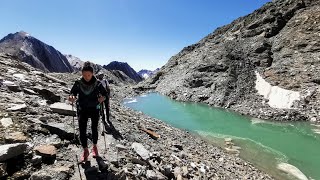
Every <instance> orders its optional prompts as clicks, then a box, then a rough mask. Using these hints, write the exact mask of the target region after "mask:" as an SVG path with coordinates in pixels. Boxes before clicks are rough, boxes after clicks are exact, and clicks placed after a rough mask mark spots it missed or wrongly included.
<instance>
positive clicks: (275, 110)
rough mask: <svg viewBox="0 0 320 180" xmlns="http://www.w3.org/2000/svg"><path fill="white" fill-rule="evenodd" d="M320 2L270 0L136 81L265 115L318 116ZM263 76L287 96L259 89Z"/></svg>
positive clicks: (186, 98)
mask: <svg viewBox="0 0 320 180" xmlns="http://www.w3.org/2000/svg"><path fill="white" fill-rule="evenodd" d="M319 5H320V2H319V1H309V0H304V1H303V0H283V1H272V2H269V3H267V4H265V5H264V6H263V7H261V8H260V9H258V10H256V11H254V12H253V13H252V14H249V15H247V16H245V17H241V18H239V19H237V20H235V21H233V22H232V23H231V24H229V25H226V26H223V27H220V28H218V29H217V30H215V31H214V32H213V33H211V34H209V35H208V36H206V37H205V38H203V39H202V40H200V41H199V42H198V43H196V44H193V45H190V46H188V47H185V48H184V49H183V50H182V51H180V52H179V53H178V54H177V55H175V56H173V57H172V58H171V59H170V60H169V61H168V63H167V64H166V65H165V66H163V67H162V68H161V70H160V71H159V72H158V73H157V74H155V75H154V76H153V77H152V78H149V79H148V80H147V81H146V82H143V83H141V84H140V85H139V86H138V88H140V89H150V88H154V89H155V90H156V91H158V92H161V93H163V94H165V95H168V96H170V97H171V98H173V99H177V100H181V101H193V102H204V103H207V104H209V105H212V106H218V107H224V108H231V109H233V110H236V111H238V112H240V113H242V114H247V115H251V116H255V117H259V118H263V119H273V120H308V119H311V118H313V117H315V118H317V120H318V121H319V120H320V119H319V116H318V112H320V104H319V103H320V101H317V99H319V98H320V90H319V84H320V80H319V79H320V77H319V74H320V68H319V66H318V65H317V64H319V63H320V60H319V58H318V57H319V55H320V36H318V31H319V27H320V26H319V22H320V16H319V15H320V13H319V12H320V11H319V9H320V6H319ZM257 79H258V80H259V81H265V82H267V83H268V84H269V87H273V88H272V90H271V91H269V92H271V93H272V94H271V96H270V97H272V96H273V97H281V98H280V99H283V100H284V101H286V102H285V103H282V102H281V103H282V104H280V105H279V102H274V101H273V100H274V99H273V98H269V96H267V97H265V94H260V93H259V90H258V89H256V83H257ZM173 80H174V81H173ZM279 89H282V90H283V91H282V92H280V91H277V90H279ZM290 92H292V93H291V95H289V94H290ZM268 101H269V102H268Z"/></svg>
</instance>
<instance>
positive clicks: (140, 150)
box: [131, 142, 150, 160]
mask: <svg viewBox="0 0 320 180" xmlns="http://www.w3.org/2000/svg"><path fill="white" fill-rule="evenodd" d="M131 147H132V148H133V149H134V151H135V152H136V153H137V154H139V156H140V157H141V158H142V159H144V160H147V159H149V158H150V152H149V151H148V150H147V149H146V148H145V147H144V146H143V145H142V144H140V143H136V142H135V143H132V146H131Z"/></svg>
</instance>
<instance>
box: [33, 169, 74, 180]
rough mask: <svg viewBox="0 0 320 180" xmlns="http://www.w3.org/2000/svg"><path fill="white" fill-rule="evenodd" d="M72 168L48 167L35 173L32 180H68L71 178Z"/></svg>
mask: <svg viewBox="0 0 320 180" xmlns="http://www.w3.org/2000/svg"><path fill="white" fill-rule="evenodd" d="M70 171H71V170H70V168H68V167H63V166H61V167H48V168H45V169H41V170H40V171H37V172H35V173H33V174H32V175H31V177H30V179H31V180H53V179H54V180H66V179H69V176H70Z"/></svg>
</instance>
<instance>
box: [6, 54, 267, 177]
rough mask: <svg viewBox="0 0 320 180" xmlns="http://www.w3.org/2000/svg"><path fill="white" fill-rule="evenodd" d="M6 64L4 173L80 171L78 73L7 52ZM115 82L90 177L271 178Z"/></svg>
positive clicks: (55, 174) (85, 171) (56, 174)
mask: <svg viewBox="0 0 320 180" xmlns="http://www.w3.org/2000/svg"><path fill="white" fill-rule="evenodd" d="M0 72H1V74H0V99H1V102H0V133H1V134H2V136H0V178H1V179H8V178H11V179H32V180H38V179H60V180H62V179H80V175H79V171H78V166H77V164H76V157H75V155H76V154H77V155H80V153H81V150H80V148H79V147H80V145H79V143H78V141H77V140H76V141H74V128H73V117H74V115H75V112H74V111H73V110H72V107H71V105H68V104H66V103H65V99H66V97H67V96H68V93H69V89H70V87H71V86H72V84H73V82H74V80H76V79H77V78H79V77H80V76H79V74H70V73H68V74H67V73H66V74H63V73H51V74H47V73H43V72H41V71H39V70H37V69H34V68H32V67H31V66H29V65H28V64H26V63H22V62H20V61H18V60H16V59H15V58H14V57H11V56H8V55H3V54H1V55H0ZM113 80H114V81H117V79H113ZM111 86H112V95H113V96H112V98H111V111H110V112H111V117H110V122H109V123H108V127H107V129H106V132H105V133H103V132H102V129H103V127H102V126H101V125H100V127H99V129H100V133H99V142H98V146H99V151H100V155H101V157H99V158H97V159H94V158H92V157H91V156H90V164H86V165H85V166H83V167H81V166H80V172H81V174H82V178H83V179H179V180H182V179H272V177H270V176H269V175H267V174H266V173H264V172H261V171H260V170H258V169H257V168H255V167H253V165H252V164H250V163H248V162H246V161H244V160H242V159H240V158H239V157H238V155H237V154H233V153H227V152H226V151H224V150H223V149H221V148H218V147H215V146H214V145H212V144H210V143H209V142H206V141H204V140H202V139H201V138H199V137H197V136H195V135H193V134H190V133H188V132H186V131H182V130H179V129H177V128H174V127H171V126H169V125H167V124H165V123H163V122H161V121H160V120H157V119H154V118H150V117H148V116H146V115H144V114H142V113H141V112H136V111H133V110H131V109H128V108H126V107H124V106H123V105H122V99H123V98H124V97H127V96H134V95H135V93H134V91H133V90H132V89H131V88H130V87H129V86H117V85H114V84H112V85H111ZM75 120H76V118H75ZM88 132H90V131H88ZM76 134H78V126H77V123H76ZM101 134H104V136H102V135H101ZM104 137H105V139H106V148H105V142H104ZM88 138H90V134H89V133H88ZM89 142H90V140H89ZM229 144H230V142H229ZM99 165H100V166H99Z"/></svg>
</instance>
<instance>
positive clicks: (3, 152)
mask: <svg viewBox="0 0 320 180" xmlns="http://www.w3.org/2000/svg"><path fill="white" fill-rule="evenodd" d="M27 147H28V145H27V144H24V143H16V144H6V145H1V146H0V162H2V161H6V160H8V159H10V158H13V157H16V156H18V155H20V154H22V153H24V152H25V151H26V150H27Z"/></svg>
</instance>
